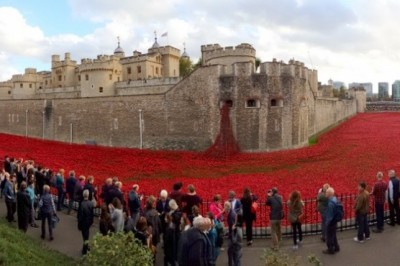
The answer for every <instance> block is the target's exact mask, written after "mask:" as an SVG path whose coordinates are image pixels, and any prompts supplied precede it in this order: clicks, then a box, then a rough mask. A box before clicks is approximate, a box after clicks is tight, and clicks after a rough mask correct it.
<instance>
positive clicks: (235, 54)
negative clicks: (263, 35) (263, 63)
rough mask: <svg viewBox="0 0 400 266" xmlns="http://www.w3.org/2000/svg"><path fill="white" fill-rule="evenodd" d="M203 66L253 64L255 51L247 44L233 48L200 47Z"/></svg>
mask: <svg viewBox="0 0 400 266" xmlns="http://www.w3.org/2000/svg"><path fill="white" fill-rule="evenodd" d="M201 54H202V60H203V61H202V62H203V65H214V64H220V65H232V64H234V63H238V62H252V63H255V59H256V50H255V49H254V48H253V46H251V45H250V44H247V43H242V44H240V45H237V46H235V47H233V46H227V47H221V46H220V45H219V44H208V45H202V46H201Z"/></svg>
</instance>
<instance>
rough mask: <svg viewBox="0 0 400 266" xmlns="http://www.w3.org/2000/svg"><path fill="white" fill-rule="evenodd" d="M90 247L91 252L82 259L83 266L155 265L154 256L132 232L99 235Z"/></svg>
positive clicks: (94, 238)
mask: <svg viewBox="0 0 400 266" xmlns="http://www.w3.org/2000/svg"><path fill="white" fill-rule="evenodd" d="M89 246H90V252H88V254H87V255H86V256H84V257H83V258H82V261H81V263H80V264H81V265H118V266H119V265H126V266H130V265H132V266H133V265H143V266H146V265H149V266H150V265H153V254H152V253H151V252H150V250H149V249H148V248H146V247H143V245H142V244H141V243H139V242H138V240H137V239H135V237H134V235H133V234H132V232H129V233H128V234H125V233H122V232H119V233H116V234H110V235H107V236H103V235H101V234H99V233H98V234H96V235H95V236H94V237H93V240H92V241H91V242H90V244H89Z"/></svg>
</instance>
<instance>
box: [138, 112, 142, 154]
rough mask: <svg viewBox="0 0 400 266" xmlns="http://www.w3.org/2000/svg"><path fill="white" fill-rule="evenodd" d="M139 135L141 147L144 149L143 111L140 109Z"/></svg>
mask: <svg viewBox="0 0 400 266" xmlns="http://www.w3.org/2000/svg"><path fill="white" fill-rule="evenodd" d="M139 135H140V136H139V137H140V144H139V147H140V149H143V111H142V109H139Z"/></svg>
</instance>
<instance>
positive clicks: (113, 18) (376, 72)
mask: <svg viewBox="0 0 400 266" xmlns="http://www.w3.org/2000/svg"><path fill="white" fill-rule="evenodd" d="M66 1H68V3H69V6H70V8H71V10H69V11H67V12H72V14H73V15H74V16H75V17H78V18H79V19H80V20H81V21H85V20H86V21H90V22H96V24H95V25H97V28H96V29H95V30H94V31H93V32H91V33H89V34H86V35H77V34H75V33H74V32H70V33H68V34H59V35H52V36H47V35H46V33H45V29H40V28H38V27H35V26H32V25H29V24H28V23H27V21H26V20H25V19H24V17H23V16H22V15H21V13H20V12H19V11H18V10H17V9H15V8H11V7H3V8H0V34H1V35H0V36H2V38H1V39H0V52H2V53H3V57H1V53H0V67H2V69H3V72H2V73H11V72H10V71H15V69H14V68H15V66H14V67H12V64H13V62H15V60H14V57H18V56H20V57H28V58H32V59H35V60H39V61H40V62H45V63H47V64H50V56H51V54H63V53H64V52H71V54H72V58H73V59H75V60H78V61H79V60H80V59H81V58H93V57H95V56H96V55H98V54H111V53H112V52H113V50H114V49H115V47H116V43H117V39H116V38H117V36H120V38H121V46H122V47H123V48H124V50H125V54H126V55H131V54H132V51H133V50H139V51H141V52H146V51H147V49H148V48H149V47H150V46H151V45H152V44H153V42H154V33H153V32H154V30H157V32H158V42H159V43H160V44H161V45H166V44H170V45H173V46H176V47H177V48H179V49H181V50H183V43H184V42H185V43H186V47H187V52H188V53H189V55H190V56H191V57H192V59H194V61H195V60H197V58H198V57H200V46H201V45H203V44H209V43H220V44H221V45H222V46H235V45H237V44H239V43H242V42H246V43H250V44H252V45H253V46H254V47H255V48H256V50H257V56H258V57H260V58H261V59H262V60H264V61H267V60H271V59H272V58H277V59H278V60H284V61H288V60H289V59H291V58H296V59H297V60H300V61H303V62H305V63H306V65H308V66H309V67H315V68H317V69H318V70H319V77H320V80H322V81H323V82H325V81H327V80H328V79H329V78H333V79H335V80H343V81H345V82H352V81H368V79H371V81H373V82H375V81H378V80H384V79H388V81H390V80H392V79H396V78H397V77H396V75H397V73H396V69H399V67H400V63H398V62H400V61H399V59H400V51H399V50H398V47H399V45H400V36H398V35H396V34H395V33H396V32H397V24H396V23H393V21H397V17H398V14H397V13H396V10H399V9H400V2H397V1H395V0H385V1H372V2H368V5H366V4H365V0H352V1H345V0H324V1H321V0H279V1H275V0H253V1H250V2H249V1H247V0H236V1H230V0H219V1H214V0H202V1H198V0H165V1H162V2H160V1H158V0H147V1H142V2H140V3H138V2H137V1H131V0H120V1H109V0H85V1H80V0H66ZM49 23H52V22H51V21H50V22H49ZM164 32H168V38H165V37H164V38H161V37H160V36H161V34H162V33H164ZM32 62H34V61H32ZM30 66H31V65H28V66H24V67H30ZM33 67H35V65H33ZM2 75H3V76H4V74H2Z"/></svg>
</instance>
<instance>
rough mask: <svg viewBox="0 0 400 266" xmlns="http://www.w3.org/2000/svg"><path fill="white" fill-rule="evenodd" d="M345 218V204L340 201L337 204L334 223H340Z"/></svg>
mask: <svg viewBox="0 0 400 266" xmlns="http://www.w3.org/2000/svg"><path fill="white" fill-rule="evenodd" d="M343 217H344V209H343V204H342V203H341V202H340V201H338V202H337V203H335V207H334V212H333V221H334V222H336V223H339V222H340V221H342V220H343Z"/></svg>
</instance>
